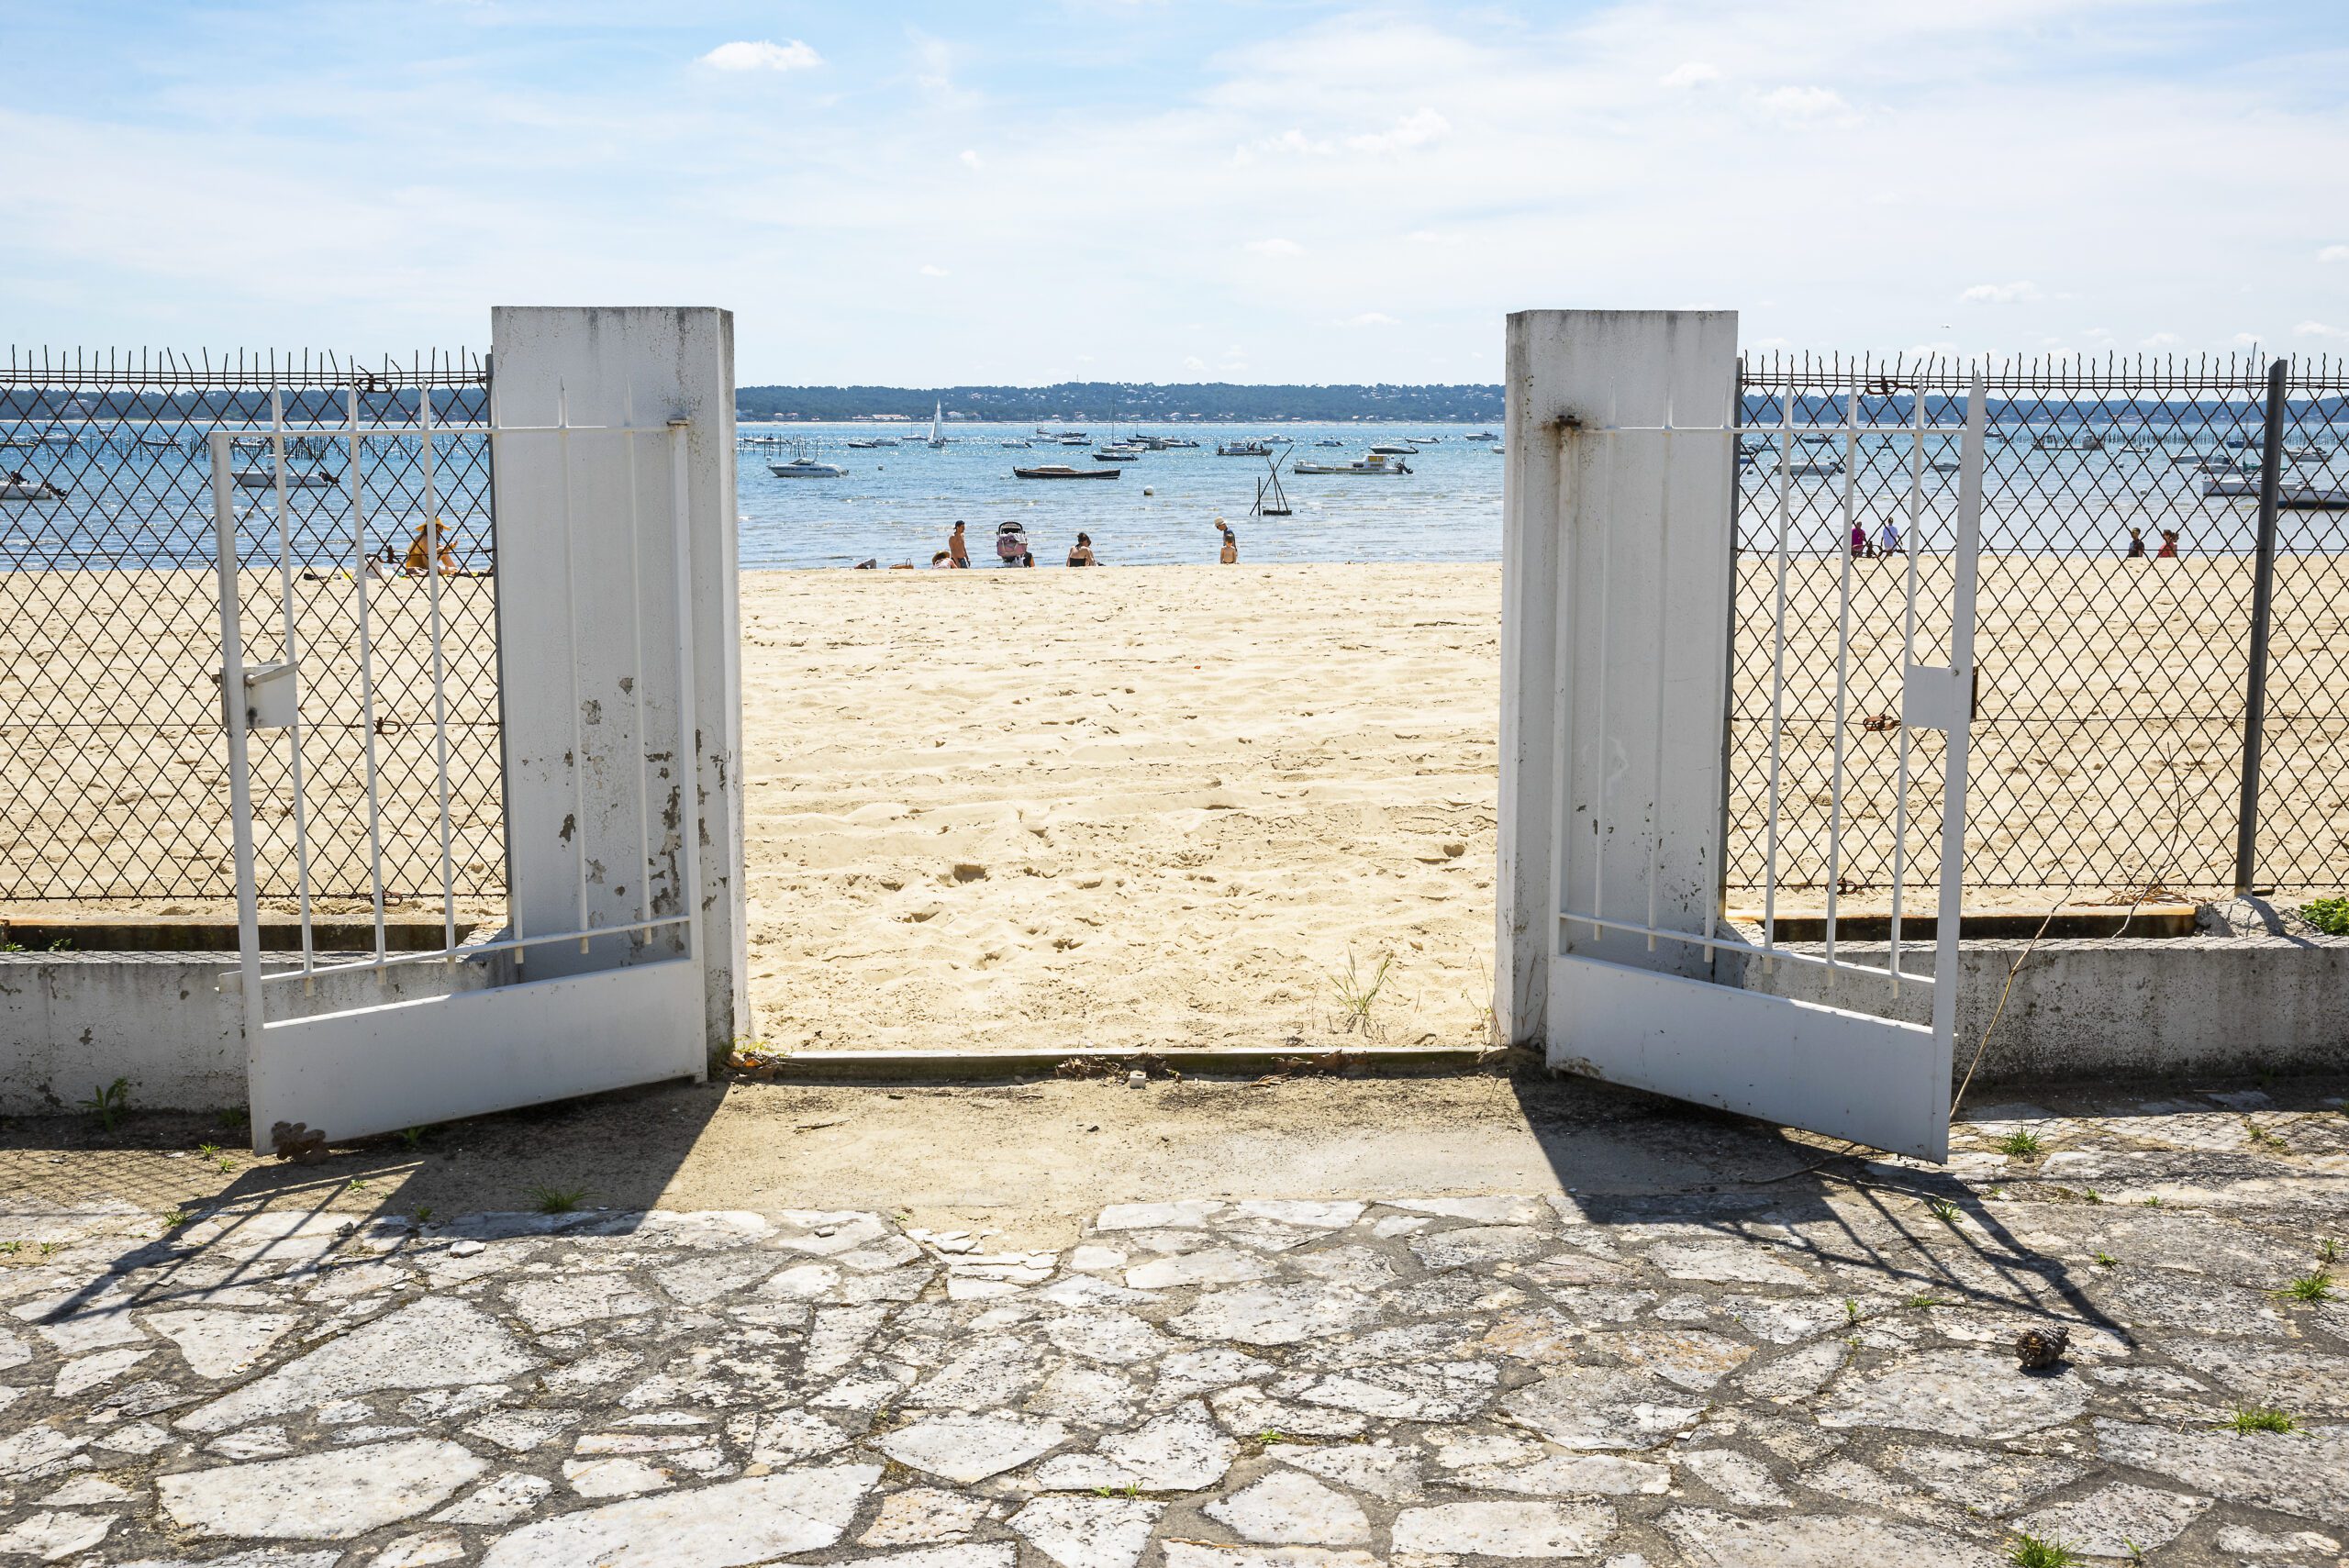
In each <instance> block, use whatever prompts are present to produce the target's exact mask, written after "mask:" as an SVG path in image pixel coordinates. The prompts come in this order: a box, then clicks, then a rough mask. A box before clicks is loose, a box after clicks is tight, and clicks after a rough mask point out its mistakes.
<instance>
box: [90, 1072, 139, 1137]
mask: <svg viewBox="0 0 2349 1568" xmlns="http://www.w3.org/2000/svg"><path fill="white" fill-rule="evenodd" d="M82 1108H83V1110H85V1111H87V1112H89V1113H90V1114H91V1115H92V1116H94V1117H95V1118H98V1125H99V1126H100V1127H103V1128H105V1129H106V1130H107V1131H108V1132H112V1131H113V1130H114V1129H115V1127H116V1124H117V1123H118V1122H120V1121H121V1120H122V1113H123V1112H125V1111H127V1110H128V1109H129V1108H130V1080H129V1079H128V1078H117V1079H116V1080H115V1081H114V1082H113V1083H111V1084H93V1085H92V1086H91V1090H90V1097H89V1098H88V1099H86V1100H83V1102H82Z"/></svg>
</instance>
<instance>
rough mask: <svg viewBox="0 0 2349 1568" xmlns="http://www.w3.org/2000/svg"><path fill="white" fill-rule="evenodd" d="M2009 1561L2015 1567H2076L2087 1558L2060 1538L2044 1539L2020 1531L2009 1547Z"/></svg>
mask: <svg viewBox="0 0 2349 1568" xmlns="http://www.w3.org/2000/svg"><path fill="white" fill-rule="evenodd" d="M2007 1561H2008V1562H2011V1563H2013V1564H2014V1565H2015V1568H2074V1565H2075V1564H2076V1563H2079V1562H2085V1561H2086V1559H2084V1558H2083V1557H2081V1555H2080V1554H2079V1552H2078V1551H2077V1550H2076V1549H2075V1548H2073V1547H2070V1546H2066V1545H2065V1544H2064V1543H2063V1542H2062V1541H2060V1540H2040V1539H2039V1537H2037V1536H2035V1535H2024V1534H2021V1533H2018V1534H2017V1535H2016V1536H2015V1539H2014V1540H2013V1542H2012V1543H2011V1544H2010V1545H2009V1546H2008V1548H2007Z"/></svg>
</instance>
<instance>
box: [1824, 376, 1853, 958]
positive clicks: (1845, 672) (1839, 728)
mask: <svg viewBox="0 0 2349 1568" xmlns="http://www.w3.org/2000/svg"><path fill="white" fill-rule="evenodd" d="M1859 426H1860V394H1859V389H1858V388H1857V387H1854V388H1853V389H1852V391H1851V393H1850V394H1849V395H1847V396H1846V397H1845V399H1844V402H1843V528H1842V533H1841V534H1840V535H1839V536H1838V537H1837V539H1836V540H1835V553H1836V554H1838V555H1840V556H1842V558H1843V573H1842V603H1841V605H1840V606H1839V608H1838V610H1837V612H1836V621H1835V728H1834V737H1835V765H1834V773H1833V776H1832V783H1831V784H1830V785H1829V786H1828V794H1827V986H1828V989H1830V990H1833V989H1834V986H1835V904H1836V896H1837V895H1838V894H1839V893H1840V892H1841V891H1842V881H1843V720H1844V718H1845V717H1846V716H1847V715H1848V713H1849V710H1850V707H1851V703H1850V691H1851V684H1852V524H1853V520H1854V518H1855V517H1857V516H1858V505H1859V472H1858V470H1859V463H1860V437H1859Z"/></svg>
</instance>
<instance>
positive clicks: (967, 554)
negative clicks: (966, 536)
mask: <svg viewBox="0 0 2349 1568" xmlns="http://www.w3.org/2000/svg"><path fill="white" fill-rule="evenodd" d="M946 553H947V554H948V555H949V556H951V557H952V559H953V562H954V564H955V565H957V566H968V565H970V564H971V547H970V545H969V544H967V543H965V542H964V541H963V519H962V518H960V517H957V518H955V519H954V531H953V532H952V533H951V534H949V535H947V537H946Z"/></svg>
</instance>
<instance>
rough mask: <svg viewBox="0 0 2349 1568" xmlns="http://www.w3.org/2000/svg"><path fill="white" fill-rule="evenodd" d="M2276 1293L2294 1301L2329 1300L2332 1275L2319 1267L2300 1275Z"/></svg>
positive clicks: (2330, 1297)
mask: <svg viewBox="0 0 2349 1568" xmlns="http://www.w3.org/2000/svg"><path fill="white" fill-rule="evenodd" d="M2276 1294H2277V1296H2290V1297H2291V1298H2292V1299H2293V1300H2295V1301H2331V1300H2332V1274H2331V1273H2329V1272H2327V1271H2326V1270H2323V1269H2319V1270H2317V1271H2316V1272H2315V1273H2305V1274H2302V1275H2300V1276H2299V1278H2298V1279H2296V1280H2294V1281H2293V1282H2292V1283H2291V1284H2288V1285H2286V1286H2285V1287H2284V1288H2283V1289H2281V1290H2279V1291H2277V1292H2276Z"/></svg>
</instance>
